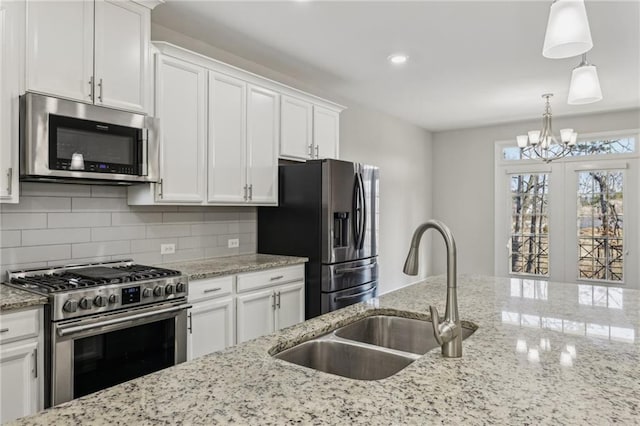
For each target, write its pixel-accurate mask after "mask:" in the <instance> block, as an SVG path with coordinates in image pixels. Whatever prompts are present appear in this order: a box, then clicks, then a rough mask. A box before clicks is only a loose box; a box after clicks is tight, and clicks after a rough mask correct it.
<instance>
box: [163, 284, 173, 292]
mask: <svg viewBox="0 0 640 426" xmlns="http://www.w3.org/2000/svg"><path fill="white" fill-rule="evenodd" d="M164 292H165V293H166V294H173V293H175V292H176V290H175V288H174V286H173V284H167V286H166V287H165V288H164Z"/></svg>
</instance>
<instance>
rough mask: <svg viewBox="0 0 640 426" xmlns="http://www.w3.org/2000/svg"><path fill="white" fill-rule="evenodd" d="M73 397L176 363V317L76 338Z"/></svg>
mask: <svg viewBox="0 0 640 426" xmlns="http://www.w3.org/2000/svg"><path fill="white" fill-rule="evenodd" d="M73 353H74V363H73V397H74V398H78V397H81V396H83V395H87V394H89V393H92V392H96V391H99V390H101V389H104V388H107V387H109V386H113V385H117V384H119V383H123V382H126V381H127V380H131V379H134V378H136V377H140V376H143V375H145V374H149V373H152V372H154V371H158V370H161V369H163V368H167V367H170V366H172V365H174V357H175V320H174V319H173V318H171V319H167V320H162V321H157V322H152V323H149V324H143V325H139V326H136V327H130V328H125V329H123V330H117V331H112V332H109V333H104V334H98V335H97V336H90V337H85V338H82V339H77V340H75V341H74V345H73Z"/></svg>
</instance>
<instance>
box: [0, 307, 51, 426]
mask: <svg viewBox="0 0 640 426" xmlns="http://www.w3.org/2000/svg"><path fill="white" fill-rule="evenodd" d="M41 323H42V321H41V317H40V309H39V308H38V309H29V310H24V311H18V312H12V313H8V314H2V315H0V378H1V380H0V382H1V385H0V386H1V387H0V423H4V422H8V421H11V420H14V419H17V418H18V417H23V416H28V415H30V414H33V413H35V412H37V411H39V410H40V409H42V406H41V401H42V398H41V395H42V390H43V388H42V381H41V379H40V378H41V376H42V374H41V372H42V366H43V363H42V360H41V358H42V356H41V351H39V348H40V338H41V336H42V333H41V330H40V324H41Z"/></svg>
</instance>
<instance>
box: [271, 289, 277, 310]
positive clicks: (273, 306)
mask: <svg viewBox="0 0 640 426" xmlns="http://www.w3.org/2000/svg"><path fill="white" fill-rule="evenodd" d="M271 297H272V298H273V302H272V303H271V307H272V308H273V310H274V311H275V310H276V294H275V293H271Z"/></svg>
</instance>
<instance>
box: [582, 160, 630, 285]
mask: <svg viewBox="0 0 640 426" xmlns="http://www.w3.org/2000/svg"><path fill="white" fill-rule="evenodd" d="M623 185H624V182H623V172H622V171H620V170H600V171H587V172H579V173H578V217H577V228H578V278H580V279H593V280H599V281H622V279H623V269H624V268H623V266H624V265H623V253H624V245H623V238H624V226H623V219H624V218H623Z"/></svg>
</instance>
